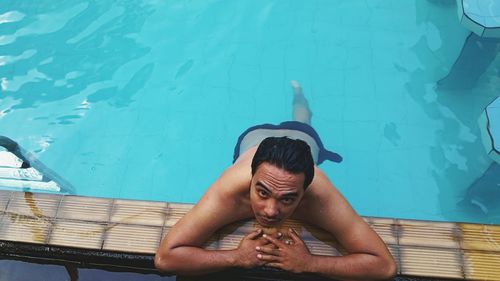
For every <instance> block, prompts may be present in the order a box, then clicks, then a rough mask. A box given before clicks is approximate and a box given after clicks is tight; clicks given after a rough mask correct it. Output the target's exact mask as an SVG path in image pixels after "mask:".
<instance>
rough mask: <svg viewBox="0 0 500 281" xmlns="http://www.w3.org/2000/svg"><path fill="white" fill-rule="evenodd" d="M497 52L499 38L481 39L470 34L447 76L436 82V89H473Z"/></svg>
mask: <svg viewBox="0 0 500 281" xmlns="http://www.w3.org/2000/svg"><path fill="white" fill-rule="evenodd" d="M499 50H500V38H483V37H480V36H478V35H476V34H475V33H471V34H470V35H469V36H468V37H467V39H466V40H465V44H464V47H463V48H462V51H461V52H460V55H459V56H458V58H457V60H456V61H455V63H454V64H453V67H452V68H451V70H450V72H449V73H448V75H447V76H446V77H445V78H443V79H441V80H439V81H438V82H437V89H438V90H466V89H473V88H474V87H475V86H476V84H477V83H478V81H479V79H480V78H481V76H482V75H483V74H484V73H485V72H486V70H487V69H488V67H489V66H490V65H491V63H492V62H493V61H494V60H495V58H496V56H497V54H498V51H499Z"/></svg>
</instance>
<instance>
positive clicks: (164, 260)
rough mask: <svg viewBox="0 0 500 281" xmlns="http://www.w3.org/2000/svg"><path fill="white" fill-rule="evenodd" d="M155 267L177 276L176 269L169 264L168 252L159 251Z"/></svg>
mask: <svg viewBox="0 0 500 281" xmlns="http://www.w3.org/2000/svg"><path fill="white" fill-rule="evenodd" d="M155 267H156V269H158V270H159V271H161V272H162V273H165V274H175V269H174V268H173V266H172V264H171V263H170V262H169V257H168V252H165V251H160V250H158V251H157V252H156V255H155Z"/></svg>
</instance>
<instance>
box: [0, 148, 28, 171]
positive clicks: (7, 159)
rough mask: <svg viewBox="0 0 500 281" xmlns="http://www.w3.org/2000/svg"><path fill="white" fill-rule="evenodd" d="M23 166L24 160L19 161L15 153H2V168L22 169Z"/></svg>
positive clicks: (0, 164)
mask: <svg viewBox="0 0 500 281" xmlns="http://www.w3.org/2000/svg"><path fill="white" fill-rule="evenodd" d="M22 165H23V160H21V159H19V157H17V156H16V155H14V154H13V153H10V152H8V151H0V166H3V167H12V168H21V166H22Z"/></svg>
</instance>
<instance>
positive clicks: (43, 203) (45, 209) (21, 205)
mask: <svg viewBox="0 0 500 281" xmlns="http://www.w3.org/2000/svg"><path fill="white" fill-rule="evenodd" d="M60 200H61V195H53V194H44V193H31V192H13V193H12V194H11V198H10V201H9V205H8V206H7V210H6V211H7V212H10V213H14V214H18V215H25V216H31V217H50V218H53V217H54V216H55V214H56V210H57V206H58V205H59V201H60Z"/></svg>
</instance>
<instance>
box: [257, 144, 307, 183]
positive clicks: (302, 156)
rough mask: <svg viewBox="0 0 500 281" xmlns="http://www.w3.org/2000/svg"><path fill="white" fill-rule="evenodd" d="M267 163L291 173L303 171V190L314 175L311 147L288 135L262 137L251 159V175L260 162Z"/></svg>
mask: <svg viewBox="0 0 500 281" xmlns="http://www.w3.org/2000/svg"><path fill="white" fill-rule="evenodd" d="M264 162H266V163H269V164H272V165H275V166H276V167H278V168H280V169H283V170H285V171H287V172H290V173H292V174H300V173H304V176H305V177H304V190H305V189H306V188H307V187H308V186H309V185H310V184H311V182H312V180H313V177H314V160H313V158H312V155H311V148H310V147H309V145H308V144H307V143H306V142H305V141H302V140H294V139H290V138H288V137H268V138H266V139H264V140H263V141H262V142H261V143H260V145H259V147H258V148H257V151H256V152H255V155H254V156H253V159H252V176H253V175H255V172H256V171H257V168H258V167H259V165H260V164H262V163H264Z"/></svg>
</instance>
